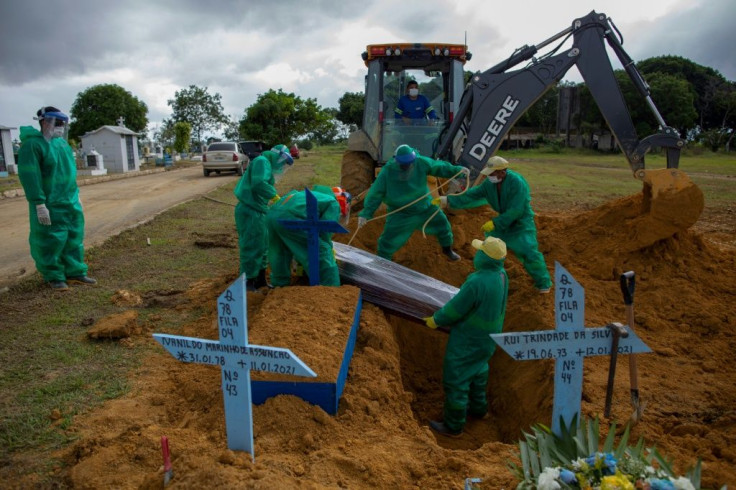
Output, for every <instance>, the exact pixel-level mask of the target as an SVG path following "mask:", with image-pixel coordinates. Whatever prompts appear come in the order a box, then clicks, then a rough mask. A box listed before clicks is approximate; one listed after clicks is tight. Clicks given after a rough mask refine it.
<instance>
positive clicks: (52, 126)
mask: <svg viewBox="0 0 736 490" xmlns="http://www.w3.org/2000/svg"><path fill="white" fill-rule="evenodd" d="M36 119H37V120H39V121H41V133H43V137H44V138H45V139H46V141H51V139H53V138H64V140H66V139H67V137H68V136H69V116H67V115H66V114H64V113H63V112H42V113H41V115H40V116H38V117H37V118H36Z"/></svg>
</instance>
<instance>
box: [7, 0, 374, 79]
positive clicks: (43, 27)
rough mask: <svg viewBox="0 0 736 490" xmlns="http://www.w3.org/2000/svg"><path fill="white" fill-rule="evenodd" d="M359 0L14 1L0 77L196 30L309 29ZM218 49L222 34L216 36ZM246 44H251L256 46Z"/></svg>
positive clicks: (141, 50) (74, 66) (107, 55)
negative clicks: (305, 2)
mask: <svg viewBox="0 0 736 490" xmlns="http://www.w3.org/2000/svg"><path fill="white" fill-rule="evenodd" d="M357 5H360V2H358V1H357V0H350V1H341V2H335V3H334V5H333V2H331V1H329V0H321V1H316V2H309V5H305V4H304V2H299V1H296V0H294V1H265V0H258V1H248V2H246V1H241V0H229V1H228V0H217V1H211V2H207V3H203V2H201V1H199V0H183V1H179V0H166V1H159V2H155V3H154V2H151V1H142V0H132V1H123V2H106V1H99V0H80V1H69V0H67V1H52V2H45V1H44V2H42V1H39V0H29V1H15V0H14V1H8V2H3V5H2V6H0V18H1V19H2V28H1V29H0V83H3V84H6V85H17V84H22V83H25V82H28V81H33V80H37V79H39V78H43V77H64V76H66V75H72V74H84V73H86V72H87V71H88V70H90V69H91V68H92V67H95V68H100V67H104V66H105V60H107V59H118V60H119V59H120V57H125V56H130V57H131V58H135V57H139V56H146V55H153V54H156V53H160V52H164V53H168V54H170V56H172V57H175V58H178V57H180V56H181V53H180V52H177V50H178V48H177V43H178V42H179V40H181V39H186V37H187V36H188V35H190V34H191V33H198V32H202V31H211V32H213V35H214V34H216V33H217V32H218V31H219V32H225V31H231V32H232V31H237V30H242V32H248V31H260V32H263V33H265V34H266V35H269V33H271V34H272V35H274V36H277V35H278V36H282V35H285V34H288V33H290V32H293V33H295V34H296V33H298V34H299V35H304V34H305V33H308V32H309V31H310V30H313V29H317V28H320V27H324V26H325V25H330V22H334V21H335V19H344V18H351V17H354V16H357V15H360V13H361V9H360V8H357ZM212 48H213V49H217V38H216V37H213V46H212ZM253 48H254V47H252V46H243V49H244V50H249V49H253Z"/></svg>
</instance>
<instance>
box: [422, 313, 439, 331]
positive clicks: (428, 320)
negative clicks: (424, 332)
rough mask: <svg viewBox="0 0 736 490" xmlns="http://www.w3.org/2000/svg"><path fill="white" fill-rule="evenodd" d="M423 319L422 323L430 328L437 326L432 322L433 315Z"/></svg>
mask: <svg viewBox="0 0 736 490" xmlns="http://www.w3.org/2000/svg"><path fill="white" fill-rule="evenodd" d="M423 320H424V323H426V324H427V326H428V327H429V328H431V329H432V330H434V329H435V328H437V324H436V323H435V322H434V317H433V316H428V317H427V318H423Z"/></svg>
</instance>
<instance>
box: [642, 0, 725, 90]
mask: <svg viewBox="0 0 736 490" xmlns="http://www.w3.org/2000/svg"><path fill="white" fill-rule="evenodd" d="M734 14H736V2H734V1H733V0H707V1H701V2H698V4H695V5H691V6H688V8H687V9H682V10H676V11H672V12H670V13H667V14H666V15H665V16H664V17H662V18H660V19H658V20H657V21H655V22H652V23H651V24H648V25H647V26H646V27H645V28H643V29H642V32H639V33H637V34H636V36H635V39H636V43H635V44H636V48H632V49H631V51H632V53H637V56H636V57H635V59H637V60H638V59H643V58H648V57H652V56H662V55H675V56H682V57H684V58H687V59H689V60H691V61H693V62H695V63H697V64H699V65H703V66H707V67H710V68H713V69H716V70H718V71H719V72H721V74H722V75H723V76H724V77H726V78H727V79H728V80H732V81H733V80H736V54H734V46H736V29H734V27H733V19H734ZM632 46H633V43H632ZM632 56H633V55H632Z"/></svg>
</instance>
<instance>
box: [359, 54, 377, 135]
mask: <svg viewBox="0 0 736 490" xmlns="http://www.w3.org/2000/svg"><path fill="white" fill-rule="evenodd" d="M380 80H381V64H380V63H379V62H378V61H374V62H373V63H371V64H370V66H369V67H368V75H366V80H365V109H364V110H363V131H365V132H366V133H367V134H368V137H369V138H370V140H371V141H375V142H377V141H378V137H379V134H380V127H379V121H378V112H379V107H378V106H379V101H380V95H381V90H380V88H381V87H380V85H379V83H380Z"/></svg>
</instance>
